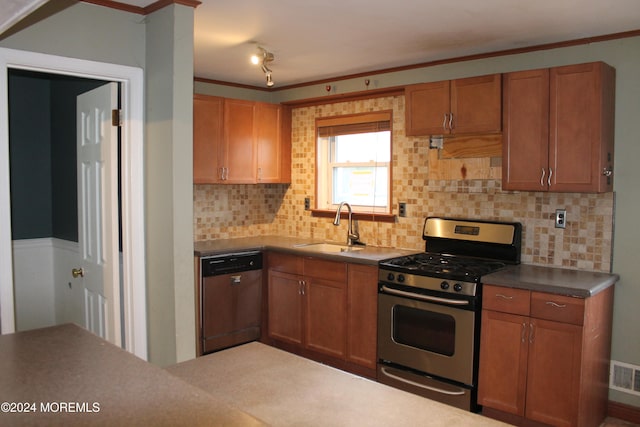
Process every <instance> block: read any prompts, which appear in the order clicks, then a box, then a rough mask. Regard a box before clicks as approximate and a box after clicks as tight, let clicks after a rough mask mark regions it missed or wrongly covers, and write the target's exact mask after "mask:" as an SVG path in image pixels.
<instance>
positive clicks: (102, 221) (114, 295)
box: [74, 83, 121, 346]
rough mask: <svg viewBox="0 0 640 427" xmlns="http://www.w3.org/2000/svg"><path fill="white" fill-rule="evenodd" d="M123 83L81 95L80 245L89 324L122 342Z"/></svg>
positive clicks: (79, 271)
mask: <svg viewBox="0 0 640 427" xmlns="http://www.w3.org/2000/svg"><path fill="white" fill-rule="evenodd" d="M117 108H118V84H117V83H108V84H105V85H104V86H101V87H99V88H97V89H94V90H92V91H89V92H86V93H84V94H82V95H80V96H78V98H77V113H76V114H77V127H78V132H77V138H78V141H77V154H78V160H77V165H78V179H77V181H78V245H79V248H80V258H81V262H80V265H79V266H78V267H77V268H76V269H74V270H75V271H74V274H75V275H76V276H79V277H81V278H82V279H81V281H82V286H83V291H84V304H83V305H84V320H85V325H84V326H85V327H86V328H87V329H88V330H90V331H92V332H93V333H95V334H97V335H99V336H101V337H103V338H106V339H107V340H108V341H110V342H112V343H114V344H116V345H118V346H121V338H120V337H121V332H120V290H119V289H120V288H119V263H118V186H117V185H118V128H117V127H115V126H113V125H112V120H111V112H112V110H114V109H117Z"/></svg>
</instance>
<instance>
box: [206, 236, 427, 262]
mask: <svg viewBox="0 0 640 427" xmlns="http://www.w3.org/2000/svg"><path fill="white" fill-rule="evenodd" d="M325 242H326V241H323V240H317V239H306V238H297V237H280V236H257V237H241V238H236V239H218V240H207V241H202V242H196V243H195V245H194V249H195V250H194V254H195V256H199V257H206V256H212V255H219V254H225V253H233V252H243V251H252V250H271V251H278V252H287V253H291V254H293V255H302V256H305V255H306V256H314V257H319V258H325V259H331V260H334V261H342V262H351V263H356V264H369V265H377V264H378V262H380V261H381V260H384V259H388V258H395V257H399V256H403V255H409V254H415V253H416V252H420V251H417V250H407V249H395V248H381V247H376V246H360V247H358V250H355V251H348V252H336V253H333V252H332V253H319V252H316V251H313V250H310V249H309V247H305V246H304V245H308V244H310V243H325ZM329 243H334V244H339V245H341V244H343V242H329ZM360 248H362V249H360Z"/></svg>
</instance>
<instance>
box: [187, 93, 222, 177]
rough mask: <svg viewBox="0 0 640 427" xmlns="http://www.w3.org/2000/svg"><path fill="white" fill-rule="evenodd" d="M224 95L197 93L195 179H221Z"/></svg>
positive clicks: (194, 100) (194, 117) (195, 111)
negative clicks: (220, 161)
mask: <svg viewBox="0 0 640 427" xmlns="http://www.w3.org/2000/svg"><path fill="white" fill-rule="evenodd" d="M223 116H224V98H220V97H218V96H204V95H194V97H193V183H194V184H209V183H215V182H219V181H220V175H221V174H220V168H221V166H220V165H219V164H218V162H219V150H220V148H221V147H222V138H223V134H222V126H223Z"/></svg>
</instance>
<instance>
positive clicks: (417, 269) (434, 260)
mask: <svg viewBox="0 0 640 427" xmlns="http://www.w3.org/2000/svg"><path fill="white" fill-rule="evenodd" d="M505 266H506V264H505V263H504V262H501V261H495V260H487V259H482V258H473V257H464V256H456V255H446V254H437V253H429V252H421V253H417V254H414V255H407V256H403V257H399V258H393V259H390V260H387V261H382V262H381V263H380V267H381V268H384V269H387V270H392V271H396V272H403V273H405V274H414V275H419V276H430V277H439V278H442V279H450V280H459V281H465V282H476V283H477V282H478V281H479V280H480V277H482V276H483V275H486V274H489V273H492V272H494V271H498V270H500V269H502V268H504V267H505Z"/></svg>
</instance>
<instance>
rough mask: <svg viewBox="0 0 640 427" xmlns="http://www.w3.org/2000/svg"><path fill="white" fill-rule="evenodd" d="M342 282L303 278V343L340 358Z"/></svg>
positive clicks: (343, 317) (344, 342) (342, 355)
mask: <svg viewBox="0 0 640 427" xmlns="http://www.w3.org/2000/svg"><path fill="white" fill-rule="evenodd" d="M346 292H347V290H346V283H345V282H335V281H330V280H323V279H318V278H305V286H304V293H305V302H306V308H305V313H306V316H305V325H306V334H305V338H306V347H307V348H309V349H311V350H315V351H318V352H321V353H325V354H328V355H331V356H334V357H338V358H340V359H344V358H345V356H346V346H347V339H346V329H347V328H346V324H347V296H346Z"/></svg>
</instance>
